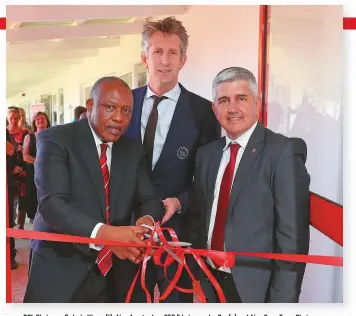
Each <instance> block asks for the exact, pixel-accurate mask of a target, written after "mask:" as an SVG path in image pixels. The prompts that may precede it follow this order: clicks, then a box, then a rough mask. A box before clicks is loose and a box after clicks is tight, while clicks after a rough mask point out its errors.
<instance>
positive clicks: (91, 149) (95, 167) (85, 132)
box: [78, 120, 105, 218]
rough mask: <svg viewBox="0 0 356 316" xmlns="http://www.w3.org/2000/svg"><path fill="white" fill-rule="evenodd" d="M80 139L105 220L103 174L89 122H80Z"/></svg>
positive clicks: (80, 146)
mask: <svg viewBox="0 0 356 316" xmlns="http://www.w3.org/2000/svg"><path fill="white" fill-rule="evenodd" d="M78 138H79V141H78V143H79V148H80V151H81V154H82V156H83V163H85V164H86V165H87V167H88V169H89V173H90V175H91V178H92V181H93V183H94V187H95V192H96V194H97V196H98V199H99V201H100V205H101V211H102V214H103V215H104V218H105V193H104V184H103V176H102V173H101V168H100V160H99V155H98V151H97V149H96V146H95V141H94V137H93V134H92V132H91V130H90V127H89V124H88V121H87V120H81V121H80V122H78Z"/></svg>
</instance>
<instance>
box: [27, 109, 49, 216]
mask: <svg viewBox="0 0 356 316" xmlns="http://www.w3.org/2000/svg"><path fill="white" fill-rule="evenodd" d="M48 127H50V123H49V119H48V116H47V114H46V113H44V112H37V113H36V114H35V116H34V117H33V119H32V128H33V133H31V134H28V135H26V137H25V140H24V144H23V159H24V161H25V162H26V171H27V217H28V218H29V219H30V220H31V222H32V221H33V219H34V218H35V215H36V212H37V204H38V202H37V188H36V185H35V181H34V180H35V168H34V163H35V160H36V138H37V135H38V133H40V132H41V131H43V130H44V129H46V128H48Z"/></svg>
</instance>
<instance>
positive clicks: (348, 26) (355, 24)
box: [343, 18, 356, 30]
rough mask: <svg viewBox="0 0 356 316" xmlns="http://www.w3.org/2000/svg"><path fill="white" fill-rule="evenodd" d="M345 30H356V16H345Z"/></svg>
mask: <svg viewBox="0 0 356 316" xmlns="http://www.w3.org/2000/svg"><path fill="white" fill-rule="evenodd" d="M343 29H344V30H356V18H344V19H343Z"/></svg>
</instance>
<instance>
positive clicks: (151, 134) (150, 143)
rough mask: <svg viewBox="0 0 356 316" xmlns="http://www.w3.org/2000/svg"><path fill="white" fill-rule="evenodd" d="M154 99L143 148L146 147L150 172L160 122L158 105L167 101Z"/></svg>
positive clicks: (162, 98) (159, 98) (158, 98)
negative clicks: (158, 122)
mask: <svg viewBox="0 0 356 316" xmlns="http://www.w3.org/2000/svg"><path fill="white" fill-rule="evenodd" d="M152 98H154V102H153V107H152V111H151V113H150V116H149V117H148V121H147V125H146V130H145V136H144V138H143V146H144V147H145V150H146V164H147V168H148V170H152V157H153V147H154V142H155V134H156V127H157V121H158V104H159V103H160V102H161V101H162V100H164V99H167V97H165V96H161V97H157V96H155V95H154V96H152Z"/></svg>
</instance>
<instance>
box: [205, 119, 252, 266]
mask: <svg viewBox="0 0 356 316" xmlns="http://www.w3.org/2000/svg"><path fill="white" fill-rule="evenodd" d="M256 126H257V122H256V123H255V124H254V125H253V126H251V127H250V128H249V129H248V130H247V131H246V132H245V133H244V134H242V135H241V136H240V137H239V138H237V139H230V138H229V137H228V136H225V139H226V145H225V147H224V149H223V155H222V158H221V162H220V167H219V171H218V175H217V177H216V182H215V189H214V200H213V205H212V208H211V215H210V222H209V231H208V243H207V249H211V239H212V237H213V229H214V223H215V217H216V212H217V207H218V200H219V193H220V186H221V181H222V178H223V175H224V172H225V169H226V166H227V164H228V163H229V161H230V147H229V145H230V143H233V144H239V145H240V148H239V150H238V152H237V157H236V165H235V170H234V176H233V179H232V183H234V179H235V175H236V170H237V168H238V167H239V164H240V161H241V158H242V155H243V153H244V151H245V149H246V146H247V144H248V141H249V140H250V137H251V135H252V133H253V131H254V130H255V128H256ZM231 188H232V186H231ZM231 188H230V192H231ZM224 247H225V246H224ZM225 250H226V249H225ZM207 262H208V263H209V264H210V265H211V266H212V267H213V268H215V266H214V263H213V261H212V260H211V259H209V258H208V259H207ZM219 270H220V271H224V272H229V273H230V272H231V270H230V269H229V268H225V267H220V268H219Z"/></svg>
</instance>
